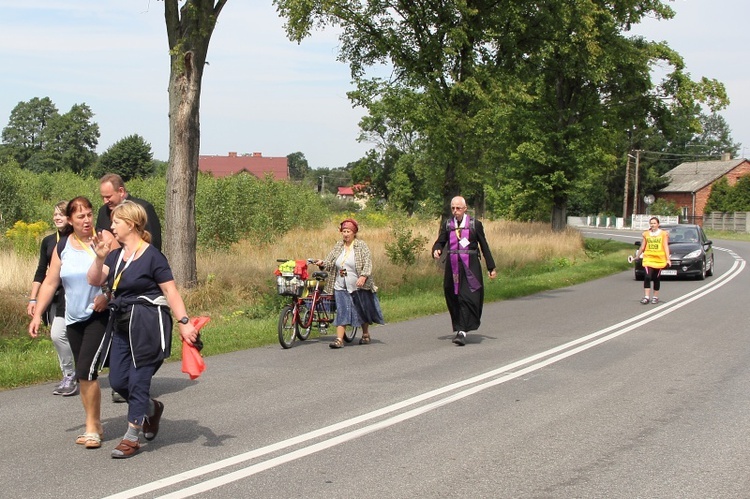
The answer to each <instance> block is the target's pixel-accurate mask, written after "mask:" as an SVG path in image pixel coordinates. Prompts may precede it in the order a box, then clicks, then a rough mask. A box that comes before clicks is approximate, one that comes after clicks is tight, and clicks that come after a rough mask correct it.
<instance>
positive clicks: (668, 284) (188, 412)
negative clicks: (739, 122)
mask: <svg viewBox="0 0 750 499" xmlns="http://www.w3.org/2000/svg"><path fill="white" fill-rule="evenodd" d="M587 232H589V231H587ZM594 232H597V234H598V235H599V236H600V237H610V236H608V235H607V234H613V236H611V237H616V238H618V239H628V238H629V240H636V239H637V238H638V237H639V236H638V234H637V233H630V232H622V231H618V232H615V231H594ZM587 235H590V234H587ZM748 255H750V244H748V243H738V242H729V241H716V273H715V275H714V276H713V277H710V278H708V279H707V280H705V281H665V282H663V285H662V291H661V298H662V300H663V301H662V303H661V304H659V305H641V304H640V303H639V299H640V298H641V297H642V294H641V293H642V283H640V282H636V281H634V279H633V275H632V272H624V273H620V274H617V275H614V276H611V277H608V278H604V279H599V280H597V281H593V282H589V283H586V284H582V285H577V286H572V287H569V288H565V289H561V290H557V291H550V292H545V293H540V294H537V295H533V296H530V297H527V298H522V299H516V300H511V301H505V302H500V303H492V304H487V305H486V306H485V310H484V317H483V324H482V327H481V329H480V330H479V331H478V332H476V333H472V334H470V335H469V340H468V344H467V345H466V346H465V347H457V346H455V345H453V344H452V343H451V338H452V335H451V331H450V323H449V320H448V317H447V314H440V315H435V316H430V317H425V318H422V319H418V320H414V321H410V322H405V323H399V324H387V325H385V326H380V327H377V328H374V330H373V343H372V344H371V345H367V346H359V345H356V343H355V344H352V345H348V346H346V347H345V348H343V349H341V350H330V349H329V348H328V342H329V341H331V339H332V337H330V336H328V337H324V338H322V339H320V340H308V341H306V342H304V343H297V344H296V345H295V346H294V347H293V348H291V349H289V350H283V349H282V348H281V347H279V346H270V347H266V348H259V349H253V350H248V351H242V352H236V353H232V354H228V355H221V356H216V357H209V358H208V359H207V366H208V367H207V371H206V372H205V373H204V374H203V375H202V376H201V377H200V378H199V379H198V380H196V381H192V382H191V381H189V379H188V378H187V376H186V375H184V374H182V373H180V365H179V363H171V364H168V365H166V366H164V367H163V368H162V370H161V371H160V372H159V373H158V375H157V378H156V380H155V383H154V394H155V395H156V396H157V397H158V398H159V399H160V400H162V401H163V402H164V404H165V412H164V417H163V420H162V426H161V432H160V433H159V436H158V437H157V438H156V440H154V441H153V442H149V443H146V444H145V445H144V446H143V448H142V451H141V452H140V454H138V455H137V456H135V457H133V458H131V459H128V460H114V459H111V458H110V457H109V453H110V451H111V449H112V448H114V446H115V445H117V443H118V442H119V439H120V438H121V436H122V434H123V433H124V430H125V425H126V423H125V407H124V405H122V404H113V403H110V402H109V401H108V393H109V389H108V386H107V383H106V378H104V379H103V380H102V381H103V383H102V384H103V387H104V388H103V389H104V393H105V397H104V400H105V402H104V403H103V407H102V411H103V421H104V426H105V442H104V445H103V447H102V448H101V449H99V450H86V449H84V448H82V447H81V446H76V445H75V444H74V443H73V440H74V438H75V436H76V435H77V434H78V433H80V432H81V431H82V424H81V423H82V420H83V411H82V408H81V406H80V401H79V399H78V397H75V398H62V397H57V396H53V395H51V391H52V388H53V386H52V385H51V384H48V385H41V386H34V387H30V388H24V389H18V390H11V391H6V392H2V393H0V422H2V424H1V425H0V441H2V449H3V452H2V453H0V470H2V471H0V491H2V492H0V495H1V496H2V497H5V498H11V497H24V498H25V497H33V498H43V497H54V498H59V497H75V498H89V497H121V498H125V497H190V496H196V497H208V498H230V497H231V498H236V497H258V498H292V497H294V498H353V497H378V498H413V497H445V498H450V497H461V498H466V497H471V498H479V497H493V498H506V497H507V498H526V497H529V498H532V497H533V498H557V497H559V498H569V497H576V498H603V497H607V498H619V497H628V498H630V497H643V498H651V497H654V498H657V497H658V498H664V497H679V498H708V497H722V498H726V497H750V483H749V481H748V480H749V479H750V463H749V462H748V459H747V449H748V445H749V444H750V396H748V393H749V392H750V367H749V366H750V342H748V327H747V324H748V316H749V315H750V307H748V303H747V301H748V300H747V295H748V287H749V284H748V277H747V270H746V269H745V259H746V258H748ZM487 285H489V286H502V281H501V280H500V281H497V282H491V283H488V284H487ZM386 319H387V317H386ZM205 340H206V341H211V340H210V337H206V338H205Z"/></svg>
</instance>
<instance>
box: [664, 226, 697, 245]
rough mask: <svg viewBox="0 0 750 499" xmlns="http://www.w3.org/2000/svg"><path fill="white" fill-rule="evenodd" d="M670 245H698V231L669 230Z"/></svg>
mask: <svg viewBox="0 0 750 499" xmlns="http://www.w3.org/2000/svg"><path fill="white" fill-rule="evenodd" d="M669 242H670V243H697V242H698V231H697V230H695V229H682V228H672V229H669Z"/></svg>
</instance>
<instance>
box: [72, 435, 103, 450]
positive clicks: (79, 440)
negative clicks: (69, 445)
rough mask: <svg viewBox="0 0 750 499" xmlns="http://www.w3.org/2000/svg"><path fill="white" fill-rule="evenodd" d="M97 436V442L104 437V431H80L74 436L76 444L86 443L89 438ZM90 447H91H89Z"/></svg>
mask: <svg viewBox="0 0 750 499" xmlns="http://www.w3.org/2000/svg"><path fill="white" fill-rule="evenodd" d="M93 438H98V439H99V443H101V441H102V440H103V439H104V433H81V434H80V435H78V436H77V437H76V444H77V445H86V442H87V441H88V440H89V439H93ZM90 448H91V447H90Z"/></svg>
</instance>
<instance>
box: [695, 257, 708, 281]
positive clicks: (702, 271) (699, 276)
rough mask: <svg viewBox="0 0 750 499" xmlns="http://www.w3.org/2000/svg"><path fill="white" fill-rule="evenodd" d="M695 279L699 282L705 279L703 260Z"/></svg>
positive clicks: (704, 261)
mask: <svg viewBox="0 0 750 499" xmlns="http://www.w3.org/2000/svg"><path fill="white" fill-rule="evenodd" d="M696 277H697V279H698V280H699V281H702V280H703V279H705V278H706V260H703V264H702V265H701V273H700V274H698V275H697V276H696Z"/></svg>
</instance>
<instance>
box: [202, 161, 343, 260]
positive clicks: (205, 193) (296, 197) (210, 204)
mask: <svg viewBox="0 0 750 499" xmlns="http://www.w3.org/2000/svg"><path fill="white" fill-rule="evenodd" d="M326 220H328V212H327V210H326V208H325V206H324V205H323V203H322V202H321V200H320V197H319V196H318V195H317V194H316V193H314V192H313V191H311V190H310V189H307V188H305V187H303V186H300V185H298V184H295V183H291V182H283V181H281V182H280V181H274V180H273V179H272V178H270V177H267V178H265V179H258V178H256V177H255V176H253V175H251V174H248V173H240V174H238V175H232V176H229V177H222V178H214V177H212V176H210V175H201V176H200V177H199V178H198V193H197V196H196V223H197V225H198V243H199V245H201V246H203V247H205V248H208V249H216V248H228V247H229V246H231V245H232V244H235V243H237V242H239V241H240V240H242V239H250V240H253V241H257V242H259V243H260V244H271V243H273V242H274V241H275V240H277V239H278V237H280V236H282V235H284V234H285V233H287V232H288V231H290V230H292V229H294V228H297V227H313V228H315V227H320V226H321V225H322V223H323V222H324V221H326Z"/></svg>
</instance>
